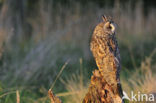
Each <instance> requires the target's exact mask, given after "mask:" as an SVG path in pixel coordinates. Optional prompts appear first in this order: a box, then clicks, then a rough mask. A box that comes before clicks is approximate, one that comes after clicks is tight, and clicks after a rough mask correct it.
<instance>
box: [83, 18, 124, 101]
mask: <svg viewBox="0 0 156 103" xmlns="http://www.w3.org/2000/svg"><path fill="white" fill-rule="evenodd" d="M115 28H116V27H115V23H114V21H113V20H112V19H111V18H107V17H106V16H103V22H101V23H99V24H98V25H97V26H96V27H95V30H94V32H93V35H92V39H91V43H90V49H91V51H92V54H93V56H94V59H95V61H96V64H97V67H98V69H99V70H96V71H94V73H93V76H92V78H91V84H90V87H89V91H88V93H87V95H86V97H85V98H84V101H83V102H84V103H121V101H122V99H121V97H122V89H121V85H120V78H119V72H120V53H119V49H118V44H117V41H116V37H115ZM97 74H98V75H99V76H97ZM95 94H96V95H95ZM93 98H94V99H98V100H99V101H96V102H94V99H93ZM111 98H112V99H111ZM89 101H90V102H89Z"/></svg>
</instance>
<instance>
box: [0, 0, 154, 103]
mask: <svg viewBox="0 0 156 103" xmlns="http://www.w3.org/2000/svg"><path fill="white" fill-rule="evenodd" d="M10 5H11V3H10V2H4V3H3V5H2V7H1V11H0V103H15V102H17V100H18V99H20V102H21V103H50V100H49V98H48V96H47V93H48V90H49V88H51V87H52V90H53V92H54V93H55V94H56V96H58V97H59V98H61V100H62V101H63V102H64V103H81V100H82V99H83V97H84V95H85V93H86V92H87V88H88V85H89V82H90V77H91V75H92V71H93V70H94V69H95V68H97V67H96V64H95V61H94V59H93V56H92V54H91V52H90V49H89V42H90V38H91V35H92V32H93V30H94V27H95V26H96V25H97V24H98V23H99V22H101V21H102V19H101V15H103V14H105V15H110V16H112V17H113V19H114V21H115V22H116V23H117V27H118V28H117V35H116V36H117V40H118V45H119V49H120V55H121V62H122V63H121V65H122V70H121V77H120V78H121V82H122V87H123V90H124V91H125V92H126V93H127V94H128V95H131V91H134V92H135V93H138V92H140V93H146V94H154V95H156V88H155V87H156V42H155V41H156V29H155V28H156V20H155V18H156V9H154V8H150V9H148V12H146V13H145V12H144V8H143V3H142V2H137V3H136V4H135V6H134V7H133V9H132V3H131V2H128V3H127V4H125V5H121V4H120V3H119V2H115V3H114V6H113V7H99V6H98V5H96V4H94V3H88V4H86V5H82V4H81V3H79V2H70V4H69V6H62V5H61V4H57V5H53V3H52V2H44V1H43V0H41V1H40V2H38V4H36V8H38V9H32V10H29V9H26V10H27V11H31V12H24V13H23V14H21V11H18V10H16V9H12V8H11V7H10ZM30 9H31V8H30ZM24 10H25V9H24ZM62 70H63V71H62ZM17 97H18V98H17ZM155 99H156V97H155ZM17 103H18V102H17ZM143 103H144V102H143ZM153 103H154V102H153Z"/></svg>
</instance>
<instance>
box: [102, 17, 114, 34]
mask: <svg viewBox="0 0 156 103" xmlns="http://www.w3.org/2000/svg"><path fill="white" fill-rule="evenodd" d="M102 19H103V24H104V25H103V29H104V31H105V32H106V33H109V34H114V33H115V29H116V24H115V23H114V21H113V20H112V19H111V18H110V17H109V18H107V17H106V16H105V15H103V16H102Z"/></svg>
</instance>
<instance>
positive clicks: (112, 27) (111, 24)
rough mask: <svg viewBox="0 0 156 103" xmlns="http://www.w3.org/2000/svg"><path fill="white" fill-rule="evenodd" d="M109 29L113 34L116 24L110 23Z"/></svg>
mask: <svg viewBox="0 0 156 103" xmlns="http://www.w3.org/2000/svg"><path fill="white" fill-rule="evenodd" d="M110 27H111V31H112V33H115V29H116V24H115V23H110Z"/></svg>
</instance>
